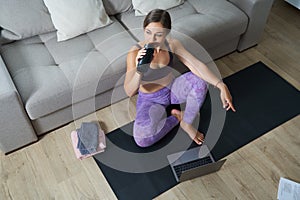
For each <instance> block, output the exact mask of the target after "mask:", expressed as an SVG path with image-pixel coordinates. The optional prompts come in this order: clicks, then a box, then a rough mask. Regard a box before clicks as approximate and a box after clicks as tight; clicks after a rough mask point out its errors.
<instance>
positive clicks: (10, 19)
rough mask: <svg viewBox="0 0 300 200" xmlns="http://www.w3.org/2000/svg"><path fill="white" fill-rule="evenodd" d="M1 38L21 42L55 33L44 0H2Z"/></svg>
mask: <svg viewBox="0 0 300 200" xmlns="http://www.w3.org/2000/svg"><path fill="white" fill-rule="evenodd" d="M0 5H1V6H0V27H2V28H3V30H1V37H4V38H6V39H9V40H20V39H24V38H28V37H32V36H34V35H38V34H42V33H47V32H51V31H54V30H55V28H54V26H53V23H52V21H51V18H50V15H49V12H48V9H47V8H46V6H45V4H44V2H43V0H26V1H20V0H9V1H7V0H0Z"/></svg>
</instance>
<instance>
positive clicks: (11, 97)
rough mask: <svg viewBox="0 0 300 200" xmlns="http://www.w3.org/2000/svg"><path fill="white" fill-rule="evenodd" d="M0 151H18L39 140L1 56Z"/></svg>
mask: <svg viewBox="0 0 300 200" xmlns="http://www.w3.org/2000/svg"><path fill="white" fill-rule="evenodd" d="M0 77H1V78H0V119H1V120H0V150H1V151H2V152H3V153H8V152H10V151H13V150H16V149H18V148H20V147H22V146H24V145H26V144H29V143H32V142H34V141H36V140H37V136H36V134H35V132H34V129H33V127H32V125H31V122H30V120H29V118H28V116H27V114H26V112H25V110H24V106H23V103H22V101H21V98H20V96H19V93H18V91H17V90H16V87H15V86H14V83H13V81H12V79H11V77H10V74H9V73H8V71H7V68H6V66H5V64H4V62H3V60H2V58H1V56H0Z"/></svg>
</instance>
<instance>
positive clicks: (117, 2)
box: [102, 0, 133, 15]
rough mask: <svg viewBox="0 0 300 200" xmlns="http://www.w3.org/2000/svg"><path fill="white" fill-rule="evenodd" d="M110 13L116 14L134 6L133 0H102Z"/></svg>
mask: <svg viewBox="0 0 300 200" xmlns="http://www.w3.org/2000/svg"><path fill="white" fill-rule="evenodd" d="M102 2H103V5H104V7H105V10H106V13H107V14H108V15H116V14H119V13H123V12H126V11H128V10H131V9H132V8H133V6H132V2H131V0H102Z"/></svg>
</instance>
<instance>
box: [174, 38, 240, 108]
mask: <svg viewBox="0 0 300 200" xmlns="http://www.w3.org/2000/svg"><path fill="white" fill-rule="evenodd" d="M172 46H173V50H174V53H175V54H176V55H177V56H178V58H179V60H180V61H181V62H182V63H183V64H184V65H185V66H187V67H188V68H189V69H190V70H191V72H193V73H194V74H196V75H197V76H199V77H200V78H202V79H203V80H205V81H206V82H208V83H210V84H211V85H213V86H215V87H217V88H219V89H220V97H221V101H222V103H223V107H224V108H226V110H229V109H231V110H233V111H234V112H235V108H234V106H233V103H232V97H231V94H230V92H229V89H228V87H227V86H226V84H225V83H224V82H223V81H222V80H221V79H219V78H218V77H217V76H216V75H215V74H214V73H213V72H212V71H211V70H210V69H209V68H208V67H207V66H206V65H205V64H204V63H203V62H201V61H200V60H199V59H197V58H195V57H194V56H193V55H192V54H191V53H190V52H188V51H187V50H186V49H185V48H184V47H183V45H182V44H181V43H180V42H179V41H178V40H172Z"/></svg>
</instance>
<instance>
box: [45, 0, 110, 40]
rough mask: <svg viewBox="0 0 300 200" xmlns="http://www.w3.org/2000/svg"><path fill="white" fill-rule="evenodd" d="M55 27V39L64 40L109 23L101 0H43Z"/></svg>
mask: <svg viewBox="0 0 300 200" xmlns="http://www.w3.org/2000/svg"><path fill="white" fill-rule="evenodd" d="M44 2H45V4H46V6H47V8H48V10H49V12H50V15H51V19H52V22H53V24H54V26H55V28H56V29H57V41H64V40H68V39H71V38H73V37H76V36H78V35H81V34H83V33H87V32H89V31H92V30H95V29H97V28H100V27H103V26H106V25H108V24H110V23H111V20H110V18H109V17H108V15H107V14H106V11H105V9H104V7H103V3H102V0H84V1H82V0H64V1H61V0H44Z"/></svg>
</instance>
